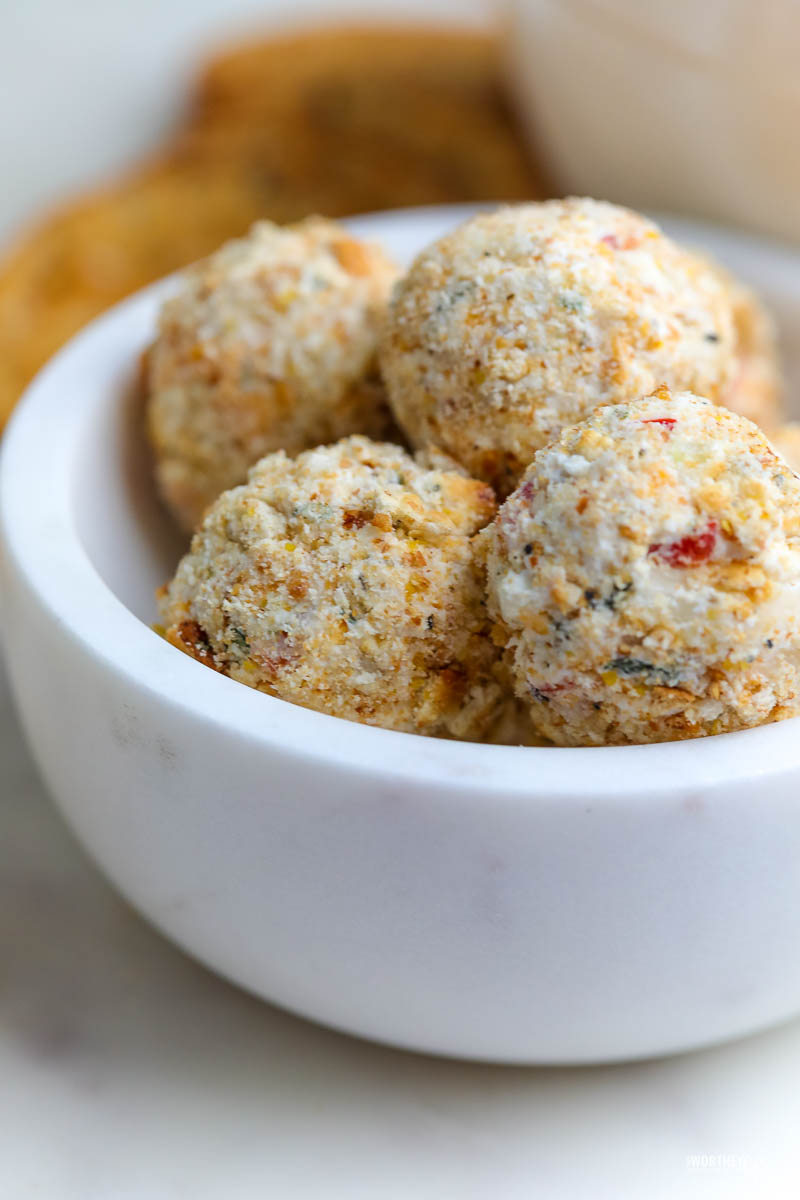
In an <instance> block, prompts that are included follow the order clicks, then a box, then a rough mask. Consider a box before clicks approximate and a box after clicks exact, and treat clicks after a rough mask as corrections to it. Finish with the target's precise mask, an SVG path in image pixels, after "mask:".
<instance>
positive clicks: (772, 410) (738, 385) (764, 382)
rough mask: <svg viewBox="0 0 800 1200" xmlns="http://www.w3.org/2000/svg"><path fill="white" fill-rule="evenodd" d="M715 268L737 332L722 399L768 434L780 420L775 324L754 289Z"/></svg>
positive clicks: (778, 368) (779, 385)
mask: <svg viewBox="0 0 800 1200" xmlns="http://www.w3.org/2000/svg"><path fill="white" fill-rule="evenodd" d="M716 270H717V273H718V275H719V276H720V278H721V280H722V282H723V284H724V285H725V287H726V288H727V289H728V294H729V296H730V300H731V304H732V306H733V322H734V329H735V334H736V346H735V352H734V370H733V375H732V377H731V379H730V381H729V383H728V385H727V387H726V388H725V391H724V392H723V394H722V396H721V403H722V404H724V405H725V407H726V408H730V409H731V411H732V412H735V413H738V414H739V415H740V416H742V417H747V418H748V420H750V421H754V422H755V424H756V425H758V426H759V428H761V429H763V430H765V431H766V432H768V433H769V434H770V435H771V434H772V433H773V431H774V430H775V429H777V428H778V426H779V425H780V424H781V420H782V391H783V381H782V378H781V370H780V364H779V360H778V347H777V337H776V333H775V326H774V324H773V321H772V318H771V316H770V315H769V313H768V312H767V310H766V309H765V307H764V305H763V304H762V303H761V301H760V300H759V298H758V296H757V295H756V294H755V292H753V291H752V290H751V289H750V288H748V287H746V286H745V285H744V284H743V283H740V281H739V280H738V279H735V278H734V277H733V276H732V275H729V274H728V273H727V272H725V271H723V270H722V269H721V268H720V267H717V268H716Z"/></svg>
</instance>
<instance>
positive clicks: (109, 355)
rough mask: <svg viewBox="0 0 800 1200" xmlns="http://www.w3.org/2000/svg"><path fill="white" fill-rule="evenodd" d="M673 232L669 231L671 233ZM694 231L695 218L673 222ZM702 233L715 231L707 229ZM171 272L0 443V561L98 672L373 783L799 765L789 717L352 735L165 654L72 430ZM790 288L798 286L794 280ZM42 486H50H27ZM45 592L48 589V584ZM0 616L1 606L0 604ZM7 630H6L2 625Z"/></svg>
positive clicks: (115, 315)
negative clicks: (530, 735) (98, 507)
mask: <svg viewBox="0 0 800 1200" xmlns="http://www.w3.org/2000/svg"><path fill="white" fill-rule="evenodd" d="M485 207H486V206H485V205H448V206H435V207H427V208H419V209H410V210H397V211H395V212H388V213H380V214H369V215H367V216H365V217H363V218H357V219H354V220H352V221H351V222H349V224H350V225H351V227H352V228H353V229H354V231H356V232H359V233H364V234H367V235H371V236H380V232H381V228H382V227H385V226H386V224H387V222H397V221H402V220H407V221H409V222H411V223H412V224H413V223H414V222H421V223H422V224H423V225H424V224H425V222H426V220H429V219H430V218H431V216H432V215H435V217H436V219H437V220H445V219H448V220H449V221H451V222H452V223H455V221H457V220H458V219H462V218H463V217H464V216H466V215H470V214H471V213H472V212H474V211H476V210H477V209H478V208H485ZM673 224H675V222H673ZM682 224H683V225H684V226H687V227H688V228H690V229H695V230H699V231H700V235H699V236H702V230H703V228H704V227H703V226H702V225H700V223H694V222H690V223H686V222H682ZM705 228H706V229H708V228H714V227H705ZM731 236H736V237H739V236H741V238H744V239H746V240H747V241H749V242H751V243H752V244H753V245H754V246H755V247H756V248H758V249H760V250H761V251H763V252H764V253H771V254H773V255H774V254H776V253H781V254H786V253H788V254H790V255H792V256H793V259H794V266H795V268H796V269H797V271H798V279H800V253H798V252H797V250H793V249H792V248H790V247H783V246H781V245H780V243H776V242H775V241H774V240H770V239H762V238H756V237H752V236H751V235H731ZM174 279H175V277H174V276H171V277H168V278H167V279H163V280H160V281H159V282H157V283H155V284H152V285H150V286H149V287H147V288H145V289H143V290H142V291H140V292H137V293H135V294H134V295H133V296H131V297H129V298H127V299H126V300H123V301H122V302H121V303H119V304H117V305H115V306H114V307H113V308H111V309H110V310H108V311H107V312H105V313H103V314H102V315H101V316H99V317H97V318H96V319H95V320H94V321H92V322H91V323H90V324H89V325H87V326H86V328H84V329H83V330H82V331H81V332H79V333H78V334H77V335H76V336H75V337H73V338H72V339H71V340H70V341H69V342H68V343H67V344H66V345H65V346H64V347H63V348H62V349H61V350H60V351H59V352H58V353H57V354H56V355H55V356H54V357H53V358H52V359H51V360H50V362H49V363H48V364H47V365H46V366H45V367H44V368H43V369H42V370H41V371H40V372H39V374H38V375H37V376H36V378H35V379H34V381H33V382H32V383H31V385H30V386H29V388H28V389H27V390H26V392H25V394H24V397H23V398H22V399H21V400H20V402H19V403H18V405H17V407H16V409H15V411H14V414H13V415H12V418H11V420H10V422H9V425H8V428H7V430H6V433H5V435H4V437H3V443H2V446H0V547H2V550H3V556H2V558H3V566H4V569H5V570H6V571H7V572H8V575H9V582H10V581H11V579H12V578H14V579H16V581H17V582H18V583H23V584H24V585H27V588H28V589H29V592H30V593H31V594H32V596H33V597H34V598H35V600H36V601H37V602H38V604H39V605H40V606H41V607H43V608H44V609H45V610H46V611H47V612H48V613H49V615H50V617H51V618H52V619H53V620H54V621H55V622H56V624H57V627H58V631H59V635H60V636H62V637H64V638H67V639H69V640H71V641H72V642H73V643H75V644H76V645H77V646H79V647H80V650H81V652H82V653H84V654H86V655H87V656H88V657H89V658H90V659H92V660H93V661H94V663H95V665H97V666H100V667H101V668H102V669H103V670H105V671H107V672H111V673H113V674H115V675H117V676H118V677H121V678H122V679H123V680H125V681H127V683H128V684H129V685H130V686H131V687H133V688H135V689H136V691H137V692H138V693H139V694H140V695H142V696H145V697H146V696H150V697H151V698H153V699H158V700H159V701H161V702H166V703H167V704H168V705H170V706H172V707H173V708H175V709H177V710H180V711H181V712H182V713H183V715H184V716H186V717H189V718H193V719H195V720H196V721H198V722H200V723H201V724H205V725H209V726H212V727H220V728H223V729H224V730H225V731H226V732H227V733H228V734H235V735H236V736H238V737H240V738H242V739H245V740H247V741H248V742H252V743H257V744H259V745H260V746H261V747H262V748H263V749H264V750H267V751H273V752H280V753H281V754H286V755H294V756H296V757H297V758H300V759H304V760H308V759H316V760H317V761H318V762H319V763H320V765H327V766H328V767H330V768H340V769H347V770H351V771H356V772H370V773H371V774H372V775H374V776H375V778H376V780H377V779H381V780H383V781H385V782H387V783H392V782H394V783H398V782H401V781H402V782H406V783H409V784H415V785H424V786H425V787H426V788H428V789H431V788H448V789H452V788H454V787H455V788H457V789H458V790H459V791H460V792H462V793H465V794H467V793H484V794H485V793H486V792H487V791H491V792H492V794H493V798H495V797H496V798H498V799H499V798H500V797H501V796H502V797H505V798H506V799H507V800H509V801H511V802H516V801H520V800H525V801H530V800H531V799H534V798H536V797H545V796H547V797H557V798H559V799H560V800H569V799H570V798H571V799H573V800H574V801H576V802H578V803H585V802H586V800H587V799H592V800H593V801H598V802H599V801H606V802H613V801H614V800H624V799H626V798H632V797H642V796H644V795H664V796H672V795H674V793H675V792H676V790H680V789H683V790H687V789H688V790H689V791H690V792H691V791H695V792H696V791H697V790H698V789H702V788H706V787H708V786H711V785H713V786H720V785H724V784H725V783H733V782H740V781H741V780H742V779H743V778H745V777H746V778H750V779H755V778H758V779H760V780H764V779H767V778H769V777H771V776H775V775H777V774H780V773H781V772H783V771H786V770H793V769H796V768H797V767H798V766H800V718H790V719H788V720H786V721H782V722H778V723H775V724H771V725H763V726H760V727H757V728H754V729H748V730H743V731H738V732H735V733H726V734H719V735H715V736H709V737H705V738H697V739H693V740H688V741H676V742H666V743H657V744H648V745H639V746H601V747H580V748H566V747H565V748H562V747H520V746H494V745H483V744H481V743H474V742H454V741H447V740H443V739H438V738H430V737H424V736H421V735H419V734H408V733H400V732H396V731H393V730H387V729H382V728H378V727H375V726H367V725H361V724H358V723H356V722H350V721H346V720H343V719H341V718H338V717H333V716H329V715H327V714H324V713H318V712H314V711H313V710H310V709H305V708H302V707H299V706H297V705H294V704H291V703H289V702H288V701H284V700H280V699H278V698H276V697H273V696H269V695H266V694H265V693H262V692H259V691H256V690H255V689H252V688H248V687H246V686H244V685H242V684H240V683H238V682H236V681H234V680H232V679H229V678H228V677H226V676H223V675H220V674H218V673H217V672H215V671H209V670H208V668H206V667H204V666H203V665H202V664H200V663H198V662H196V661H195V660H193V659H192V658H190V657H188V656H186V655H184V654H182V653H181V652H180V651H178V650H177V649H176V648H175V647H173V646H171V645H169V644H168V643H167V642H166V641H165V640H164V639H163V638H161V637H160V636H159V635H158V634H157V633H155V632H154V630H153V629H152V628H151V627H150V626H148V625H146V624H145V623H144V622H143V621H141V620H140V619H139V618H138V617H137V616H136V615H135V614H134V613H133V612H132V611H131V610H130V609H128V608H127V606H126V605H125V603H124V602H123V601H122V600H121V599H120V598H119V597H118V596H117V595H116V594H115V593H114V592H113V591H112V590H111V588H110V587H109V585H108V584H107V583H106V581H105V580H104V579H103V578H102V576H101V575H100V573H99V571H98V570H97V568H96V567H95V565H94V563H93V562H92V560H91V558H90V556H89V552H88V550H87V549H86V548H85V546H84V544H83V541H82V538H81V534H80V531H79V529H78V518H77V513H76V497H75V487H74V472H75V468H76V463H77V461H79V450H80V446H81V444H82V433H83V431H84V430H85V429H86V428H87V425H88V424H90V423H91V421H92V419H93V417H94V415H95V414H96V413H98V412H99V411H101V410H102V409H103V407H104V406H105V405H107V404H109V403H110V402H112V401H113V400H114V398H116V397H118V396H119V394H120V391H121V389H120V377H121V373H123V372H125V371H127V372H130V369H131V365H132V364H133V363H135V361H136V358H137V356H138V354H139V353H140V352H141V350H142V349H143V348H144V346H145V345H146V344H147V341H148V340H149V337H150V336H152V330H153V327H154V319H155V315H156V312H157V309H158V306H159V304H160V303H161V301H162V299H163V298H164V296H165V294H167V293H168V292H169V290H170V289H171V288H172V287H174ZM798 288H799V290H800V285H798ZM37 477H38V478H44V479H45V480H46V481H47V486H41V485H40V486H36V487H32V486H31V480H34V479H36V478H37ZM54 581H57V586H54ZM4 607H5V606H4ZM6 634H7V635H13V631H10V630H6Z"/></svg>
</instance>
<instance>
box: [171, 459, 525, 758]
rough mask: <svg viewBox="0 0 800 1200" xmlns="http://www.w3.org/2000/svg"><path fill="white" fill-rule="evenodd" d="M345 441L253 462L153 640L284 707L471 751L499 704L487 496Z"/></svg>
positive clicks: (175, 587) (212, 522)
mask: <svg viewBox="0 0 800 1200" xmlns="http://www.w3.org/2000/svg"><path fill="white" fill-rule="evenodd" d="M451 468H452V469H450V470H442V469H441V468H440V467H437V468H436V469H426V468H425V467H424V466H423V465H421V464H420V463H418V462H415V461H414V459H413V458H411V457H410V455H408V454H406V453H405V452H404V451H403V450H401V449H399V448H398V447H397V446H391V445H387V444H380V443H376V442H372V441H370V440H369V439H368V438H363V437H352V438H349V439H345V440H343V441H340V442H338V443H337V444H336V445H333V446H323V447H319V448H317V449H315V450H309V451H307V452H305V453H303V454H300V455H299V456H298V457H297V458H296V459H291V458H288V457H287V456H286V454H284V453H283V452H278V453H276V454H272V455H269V456H268V457H267V458H264V459H262V461H261V462H259V463H258V464H257V465H256V466H255V467H254V468H253V469H252V470H251V472H250V477H249V481H248V482H247V483H246V484H244V485H243V486H241V487H238V488H234V489H233V490H232V491H229V492H225V493H224V494H223V495H222V496H220V497H219V499H218V500H217V501H216V503H215V504H214V505H213V506H212V507H211V508H210V509H209V510H208V512H207V514H206V516H205V519H204V520H203V523H202V524H201V526H200V528H199V529H198V531H197V533H196V534H195V536H194V539H193V541H192V545H191V549H190V551H189V553H188V554H187V555H186V556H185V558H184V559H183V561H182V562H181V563H180V565H179V567H178V570H177V573H176V575H175V578H174V579H173V580H172V582H171V583H170V584H169V585H168V586H167V587H166V589H164V591H163V593H162V595H161V598H160V608H161V621H162V622H163V625H164V627H165V633H166V637H167V638H168V640H169V641H171V642H172V643H173V644H174V645H176V646H178V647H179V648H180V649H181V650H184V651H185V652H186V653H188V654H191V655H193V656H194V657H195V658H197V659H199V660H200V662H204V663H206V664H207V665H208V666H212V667H214V668H216V669H217V670H218V671H222V672H224V673H225V674H226V675H230V676H231V677H232V678H233V679H238V680H239V681H240V682H241V683H246V684H248V685H249V686H250V687H255V688H258V689H260V690H261V691H263V692H268V693H269V694H270V695H273V696H279V697H280V698H281V699H283V700H289V701H291V702H292V703H294V704H301V705H304V706H305V707H307V708H313V709H317V710H318V711H320V712H325V713H330V714H332V715H333V716H338V717H344V718H346V719H347V720H351V721H360V722H363V723H365V724H367V725H381V726H384V727H386V728H388V729H398V730H404V731H406V732H409V733H424V734H439V735H445V736H452V737H459V738H468V739H479V738H480V737H481V736H482V735H483V733H484V732H485V731H486V730H487V729H489V728H490V727H491V726H492V725H493V724H494V722H495V721H496V720H497V718H498V716H499V713H500V709H501V706H502V704H503V703H504V701H505V699H506V694H505V693H504V692H503V689H502V687H501V686H500V685H499V683H498V682H497V679H496V677H495V669H496V667H497V665H498V663H497V660H498V656H499V651H498V649H497V647H496V646H495V645H494V644H493V642H492V641H491V638H490V637H489V633H488V631H489V621H488V615H487V611H486V597H485V589H484V583H483V573H482V566H481V563H480V561H479V560H477V559H476V555H475V547H474V545H473V543H474V540H475V539H474V535H475V534H476V533H477V531H478V530H479V529H481V528H482V527H483V526H485V525H486V523H487V522H488V521H489V520H491V518H492V516H493V514H494V511H495V503H494V496H493V493H492V491H491V488H489V487H487V486H486V484H484V483H480V482H477V481H475V480H473V479H469V478H467V477H466V476H465V475H464V474H463V473H462V472H461V471H460V469H459V468H456V467H455V464H451Z"/></svg>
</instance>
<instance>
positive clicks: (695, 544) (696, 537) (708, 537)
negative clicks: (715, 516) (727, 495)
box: [647, 521, 719, 567]
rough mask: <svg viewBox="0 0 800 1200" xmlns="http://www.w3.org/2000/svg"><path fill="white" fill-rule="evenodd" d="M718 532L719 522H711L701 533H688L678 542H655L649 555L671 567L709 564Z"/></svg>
mask: <svg viewBox="0 0 800 1200" xmlns="http://www.w3.org/2000/svg"><path fill="white" fill-rule="evenodd" d="M718 530H719V527H718V525H717V522H716V521H709V522H708V524H707V525H706V527H705V529H701V530H700V532H699V533H687V535H686V537H682V538H678V540H677V541H676V542H654V543H653V545H652V546H650V548H649V549H648V551H647V553H648V554H653V555H655V556H656V557H658V558H660V559H662V560H663V561H664V562H665V563H667V564H668V565H669V566H670V567H696V566H697V565H698V564H699V563H704V562H708V560H709V559H710V558H711V555H712V554H713V553H714V547H715V546H716V544H717V533H718Z"/></svg>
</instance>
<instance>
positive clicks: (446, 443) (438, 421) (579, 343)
mask: <svg viewBox="0 0 800 1200" xmlns="http://www.w3.org/2000/svg"><path fill="white" fill-rule="evenodd" d="M734 345H735V331H734V320H733V312H732V305H731V300H730V297H729V295H728V290H727V288H726V287H725V285H724V284H723V283H722V281H721V280H720V278H719V277H718V275H717V273H716V271H715V270H714V269H713V268H712V267H711V266H710V265H709V264H708V263H706V262H705V261H703V260H702V259H700V258H698V257H696V256H694V255H692V254H689V253H688V252H687V251H685V250H683V249H681V248H680V247H679V246H676V245H675V244H674V242H672V241H670V239H669V238H667V237H665V236H664V235H663V234H662V233H661V232H660V230H659V229H658V228H657V227H656V226H655V225H653V224H652V223H651V222H650V221H647V220H645V219H644V217H640V216H638V215H637V214H636V213H633V212H630V211H628V210H627V209H623V208H617V207H616V206H614V205H611V204H605V203H599V202H597V201H595V200H577V199H570V200H551V201H547V202H546V203H543V204H526V205H520V206H518V207H514V208H502V209H499V210H498V211H496V212H492V213H488V214H484V215H481V216H478V217H475V218H473V219H472V220H470V221H467V223H466V224H465V225H462V226H461V227H460V228H459V229H456V230H455V232H453V233H451V234H449V235H447V236H446V237H444V238H442V239H441V240H440V241H438V242H435V243H434V244H433V245H432V246H430V247H429V248H428V249H427V250H424V251H423V252H422V253H421V254H420V255H419V257H418V258H417V259H416V261H415V262H414V264H413V266H412V267H411V269H410V271H409V273H408V275H407V276H406V277H405V278H404V279H402V280H400V282H399V283H398V284H397V286H396V288H395V291H394V294H393V298H392V302H391V305H390V316H389V321H388V322H387V326H386V331H385V334H384V337H383V339H382V343H381V352H380V360H381V370H382V373H383V376H384V380H385V383H386V386H387V390H388V393H389V400H390V403H391V405H392V408H393V410H394V413H395V416H396V418H397V420H398V422H399V424H400V426H401V428H402V429H403V430H404V432H405V433H406V435H407V436H408V438H409V439H410V441H411V443H412V445H414V446H425V445H427V444H428V443H434V444H436V445H438V446H441V447H442V449H443V450H445V451H446V452H447V453H448V454H451V455H452V456H453V457H454V458H455V459H457V460H458V461H459V462H460V463H462V464H463V465H464V466H465V467H466V468H467V470H468V471H469V472H470V474H472V475H474V476H476V477H477V478H479V479H486V480H487V481H488V482H490V483H491V484H492V485H493V486H494V487H495V489H496V490H497V491H498V492H499V493H500V494H501V495H507V494H508V493H509V492H510V491H511V490H512V488H513V487H514V486H515V484H516V482H517V480H518V478H519V477H520V475H521V474H522V472H523V471H524V469H525V468H526V467H527V465H528V463H529V462H530V460H531V458H532V457H533V455H534V453H535V451H536V450H538V449H539V448H540V447H541V446H544V445H546V444H547V443H548V442H550V441H552V440H553V438H554V437H557V436H558V434H559V433H560V431H561V430H562V429H563V428H564V427H565V426H567V425H571V424H573V423H574V422H575V421H580V420H581V419H582V418H584V417H586V416H588V415H589V413H590V412H591V411H592V409H593V408H595V407H596V406H597V405H598V404H610V403H615V402H617V401H620V400H629V399H630V400H632V399H635V398H636V397H637V396H641V395H643V394H644V393H646V392H648V391H650V390H652V389H653V388H654V387H656V386H658V385H659V384H661V383H667V384H669V385H670V386H672V387H675V388H690V389H692V390H693V391H699V392H702V394H703V395H707V396H709V397H710V398H711V399H713V400H719V399H721V397H722V395H723V393H724V391H725V388H726V387H727V385H728V382H729V380H730V378H731V377H732V373H733V358H734Z"/></svg>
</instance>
